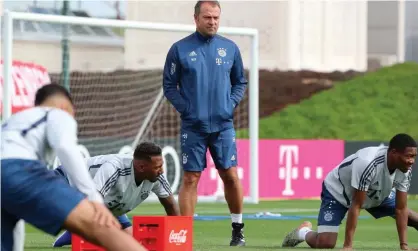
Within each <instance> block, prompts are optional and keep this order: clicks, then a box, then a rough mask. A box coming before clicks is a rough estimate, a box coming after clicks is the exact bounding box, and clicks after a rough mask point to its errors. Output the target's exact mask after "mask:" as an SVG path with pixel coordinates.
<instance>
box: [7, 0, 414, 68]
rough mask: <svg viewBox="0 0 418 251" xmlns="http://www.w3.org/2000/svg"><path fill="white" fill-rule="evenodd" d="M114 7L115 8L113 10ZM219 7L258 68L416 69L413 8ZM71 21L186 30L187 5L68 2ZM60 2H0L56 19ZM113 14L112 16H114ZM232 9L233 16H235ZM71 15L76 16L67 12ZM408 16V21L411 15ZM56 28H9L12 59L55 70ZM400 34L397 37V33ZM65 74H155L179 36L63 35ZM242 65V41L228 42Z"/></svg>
mask: <svg viewBox="0 0 418 251" xmlns="http://www.w3.org/2000/svg"><path fill="white" fill-rule="evenodd" d="M118 2H119V5H118V4H117V3H118ZM399 2H400V1H368V2H365V1H337V2H331V1H315V2H312V1H310V2H304V1H301V0H292V1H262V2H259V1H253V2H250V1H241V2H237V1H222V11H223V13H222V21H221V25H222V26H234V27H252V28H257V29H259V32H260V51H259V52H260V67H261V68H264V69H282V70H287V69H293V70H298V69H312V70H317V71H332V70H348V69H354V70H365V69H366V68H368V67H369V68H376V67H380V66H382V65H391V64H393V63H396V62H399V61H403V60H407V61H416V62H418V15H415V14H416V12H417V10H418V2H415V1H405V2H404V7H403V8H399V6H401V7H402V5H399ZM70 3H71V4H70V5H71V8H72V10H73V11H72V15H75V16H94V17H106V18H116V17H117V16H119V17H122V18H123V17H126V18H127V19H129V20H136V21H150V22H167V23H181V24H193V13H192V12H193V5H194V3H195V2H194V1H148V0H137V1H70ZM61 4H62V0H55V1H37V0H32V1H12V0H0V11H1V9H2V8H1V7H2V6H3V8H8V9H11V10H18V11H30V12H36V13H48V14H59V12H60V11H59V9H60V8H61ZM118 7H119V12H118V11H117V8H118ZM237 8H239V10H240V11H239V12H237V11H236V10H237ZM74 10H77V11H74ZM414 13H415V14H414ZM60 30H61V28H60V25H50V24H46V23H33V22H22V21H17V22H15V24H14V31H15V39H14V51H13V56H14V58H15V59H18V60H23V61H26V62H36V63H39V64H41V65H45V66H46V67H47V68H48V69H49V70H50V71H52V72H59V71H60V70H61V54H62V52H61V44H60V40H61V31H60ZM402 31H403V32H402ZM71 32H72V33H71V47H70V48H71V49H70V61H71V62H70V70H72V71H81V70H83V71H110V70H115V69H119V68H126V69H148V68H161V67H162V62H164V58H165V55H166V53H167V51H168V48H169V46H170V45H171V44H172V43H173V42H174V41H176V40H178V39H179V38H181V37H183V36H186V35H188V34H186V33H178V32H155V31H138V30H128V31H127V32H126V34H125V35H124V33H123V32H120V30H115V29H113V30H112V29H109V28H97V27H91V26H72V27H71ZM231 38H233V39H234V41H236V42H237V43H238V45H239V46H240V47H241V50H242V53H243V57H244V60H246V62H245V63H246V64H247V65H248V64H249V62H248V60H249V53H250V40H249V39H248V38H244V37H231Z"/></svg>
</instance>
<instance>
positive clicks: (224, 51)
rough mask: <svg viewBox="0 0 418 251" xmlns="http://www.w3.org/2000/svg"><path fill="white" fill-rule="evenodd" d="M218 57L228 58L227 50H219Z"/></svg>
mask: <svg viewBox="0 0 418 251" xmlns="http://www.w3.org/2000/svg"><path fill="white" fill-rule="evenodd" d="M218 55H219V56H220V57H225V56H226V49H225V48H218Z"/></svg>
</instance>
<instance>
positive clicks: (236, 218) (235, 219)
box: [231, 214, 242, 223]
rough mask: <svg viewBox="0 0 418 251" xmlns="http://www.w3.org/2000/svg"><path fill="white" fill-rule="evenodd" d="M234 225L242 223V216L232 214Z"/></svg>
mask: <svg viewBox="0 0 418 251" xmlns="http://www.w3.org/2000/svg"><path fill="white" fill-rule="evenodd" d="M231 220H232V223H242V214H231Z"/></svg>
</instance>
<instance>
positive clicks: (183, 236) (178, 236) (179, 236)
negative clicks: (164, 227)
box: [168, 230, 187, 245]
mask: <svg viewBox="0 0 418 251" xmlns="http://www.w3.org/2000/svg"><path fill="white" fill-rule="evenodd" d="M186 240H187V230H180V231H179V232H175V231H174V230H171V232H170V237H169V238H168V242H169V243H174V244H176V245H180V244H184V243H186Z"/></svg>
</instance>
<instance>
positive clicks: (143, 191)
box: [53, 142, 180, 247]
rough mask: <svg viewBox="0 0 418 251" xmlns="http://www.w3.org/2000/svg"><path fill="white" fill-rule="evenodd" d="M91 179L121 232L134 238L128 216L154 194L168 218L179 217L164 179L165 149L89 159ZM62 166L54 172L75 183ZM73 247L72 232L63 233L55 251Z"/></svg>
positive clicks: (145, 147) (148, 146)
mask: <svg viewBox="0 0 418 251" xmlns="http://www.w3.org/2000/svg"><path fill="white" fill-rule="evenodd" d="M86 162H87V167H88V169H89V173H90V175H91V176H92V177H93V180H94V183H95V184H96V189H97V191H99V192H100V193H101V194H102V195H103V198H104V201H105V204H106V205H107V207H108V208H109V209H110V211H112V213H113V214H114V215H115V216H116V217H117V218H118V220H119V222H120V224H121V225H122V228H123V229H125V231H127V232H128V233H129V234H132V227H131V226H132V225H131V222H130V221H129V219H128V217H127V216H126V213H128V212H130V211H132V210H133V209H135V208H136V207H137V206H138V205H139V204H141V203H142V202H143V201H144V200H145V199H146V198H148V196H149V194H150V193H151V192H153V193H155V194H156V195H157V197H158V198H159V200H160V203H161V204H162V205H163V207H164V209H165V211H166V213H167V215H169V216H176V215H180V212H179V210H178V207H177V203H176V202H175V200H174V197H173V195H172V192H171V188H170V184H169V183H168V181H167V180H166V178H165V177H164V175H163V156H162V149H161V147H159V146H158V145H156V144H154V143H152V142H144V143H141V144H139V145H138V146H137V147H136V149H135V151H134V153H133V155H126V154H109V155H100V156H96V157H91V158H87V159H86ZM66 170H67V169H66V168H65V167H63V166H60V167H58V168H57V169H55V172H56V173H58V174H59V175H61V176H63V177H64V178H65V179H66V180H67V182H69V183H70V184H71V183H72V181H71V178H68V176H67V175H66ZM65 245H71V234H70V232H68V231H66V232H64V233H63V234H62V235H61V236H60V237H58V238H57V240H56V241H55V242H54V244H53V246H54V247H62V246H65Z"/></svg>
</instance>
